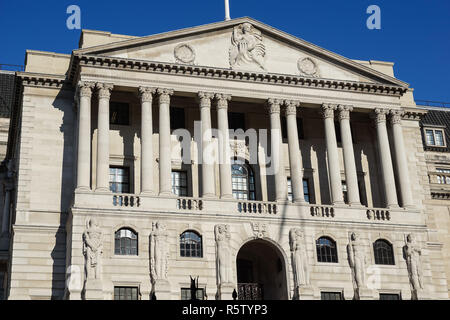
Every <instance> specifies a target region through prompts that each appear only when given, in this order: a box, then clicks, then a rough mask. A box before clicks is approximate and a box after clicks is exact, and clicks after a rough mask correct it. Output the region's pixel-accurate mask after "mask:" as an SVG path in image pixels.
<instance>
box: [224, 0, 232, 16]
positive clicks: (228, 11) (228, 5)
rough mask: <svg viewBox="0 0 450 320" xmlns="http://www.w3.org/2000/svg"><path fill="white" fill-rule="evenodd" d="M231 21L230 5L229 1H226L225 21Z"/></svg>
mask: <svg viewBox="0 0 450 320" xmlns="http://www.w3.org/2000/svg"><path fill="white" fill-rule="evenodd" d="M228 20H231V18H230V4H229V0H225V21H228Z"/></svg>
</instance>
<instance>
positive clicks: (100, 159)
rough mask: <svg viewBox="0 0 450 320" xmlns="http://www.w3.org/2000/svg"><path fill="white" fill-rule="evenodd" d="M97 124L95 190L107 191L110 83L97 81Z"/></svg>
mask: <svg viewBox="0 0 450 320" xmlns="http://www.w3.org/2000/svg"><path fill="white" fill-rule="evenodd" d="M96 87H97V89H98V126H97V176H96V177H97V178H96V185H97V188H96V191H105V192H107V191H109V98H110V96H111V90H112V88H113V85H112V84H107V83H97V84H96Z"/></svg>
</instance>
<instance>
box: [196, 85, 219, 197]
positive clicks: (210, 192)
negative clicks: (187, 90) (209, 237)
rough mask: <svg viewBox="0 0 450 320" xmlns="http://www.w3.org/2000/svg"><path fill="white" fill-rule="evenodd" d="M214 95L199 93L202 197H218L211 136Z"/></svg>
mask: <svg viewBox="0 0 450 320" xmlns="http://www.w3.org/2000/svg"><path fill="white" fill-rule="evenodd" d="M213 97H214V94H212V93H208V92H199V93H198V99H199V102H200V121H201V127H202V150H201V152H202V197H203V198H213V197H215V196H216V188H215V174H214V173H215V170H214V159H213V155H214V152H213V145H212V134H211V99H212V98H213Z"/></svg>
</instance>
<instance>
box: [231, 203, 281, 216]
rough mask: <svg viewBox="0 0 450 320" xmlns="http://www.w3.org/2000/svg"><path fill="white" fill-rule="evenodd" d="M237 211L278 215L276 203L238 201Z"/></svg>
mask: <svg viewBox="0 0 450 320" xmlns="http://www.w3.org/2000/svg"><path fill="white" fill-rule="evenodd" d="M237 209H238V212H240V213H260V214H277V204H276V203H275V202H264V201H242V200H240V201H238V203H237Z"/></svg>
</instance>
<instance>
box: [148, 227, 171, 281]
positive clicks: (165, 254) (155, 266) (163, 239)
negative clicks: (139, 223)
mask: <svg viewBox="0 0 450 320" xmlns="http://www.w3.org/2000/svg"><path fill="white" fill-rule="evenodd" d="M167 238H168V234H167V230H166V226H165V225H164V224H163V223H161V222H156V223H155V222H153V223H152V232H151V233H150V268H151V269H150V270H151V271H150V275H151V277H152V282H153V283H155V282H157V281H158V280H167V269H168V259H169V250H168V245H167V244H168V240H167Z"/></svg>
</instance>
